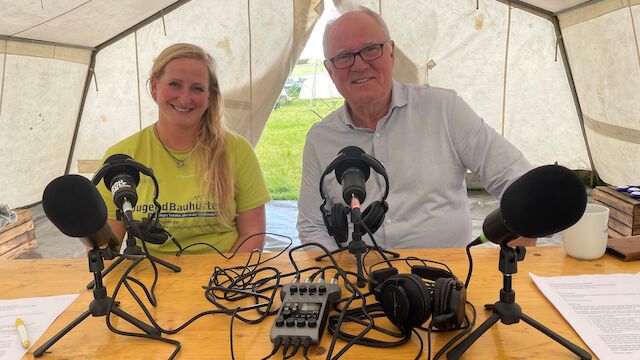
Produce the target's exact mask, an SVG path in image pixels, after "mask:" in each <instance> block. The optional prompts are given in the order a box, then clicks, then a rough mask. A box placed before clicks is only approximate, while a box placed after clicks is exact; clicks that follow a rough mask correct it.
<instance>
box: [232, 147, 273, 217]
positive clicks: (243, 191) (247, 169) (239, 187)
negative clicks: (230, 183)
mask: <svg viewBox="0 0 640 360" xmlns="http://www.w3.org/2000/svg"><path fill="white" fill-rule="evenodd" d="M236 136H237V139H236V140H235V142H236V144H235V146H234V156H235V173H234V179H235V187H236V189H235V200H236V212H237V213H241V212H244V211H247V210H251V209H255V208H257V207H258V206H260V205H264V204H265V203H267V202H269V200H271V196H270V195H269V191H268V190H267V185H266V183H265V181H264V176H263V175H262V169H261V168H260V163H259V162H258V157H257V156H256V154H255V152H254V151H253V148H252V147H251V145H250V144H249V143H248V142H247V141H246V140H245V139H244V138H243V137H241V136H239V135H236Z"/></svg>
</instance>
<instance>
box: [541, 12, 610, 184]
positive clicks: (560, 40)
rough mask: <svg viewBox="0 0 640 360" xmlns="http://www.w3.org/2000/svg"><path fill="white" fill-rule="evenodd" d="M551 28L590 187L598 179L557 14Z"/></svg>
mask: <svg viewBox="0 0 640 360" xmlns="http://www.w3.org/2000/svg"><path fill="white" fill-rule="evenodd" d="M551 22H552V23H553V28H554V29H555V31H556V39H557V40H558V49H559V50H560V56H561V57H562V63H563V65H564V70H565V74H566V75H567V81H568V82H569V88H570V89H571V96H572V97H573V104H574V105H575V107H576V113H577V115H578V120H579V121H580V129H581V130H582V138H583V140H584V145H585V147H586V149H587V156H588V157H589V165H590V166H591V184H590V185H591V187H593V186H594V185H595V184H594V183H595V180H596V179H599V178H600V177H599V176H598V173H597V171H596V168H595V166H593V158H592V156H591V149H590V147H589V141H588V140H587V133H586V131H585V127H584V118H583V116H582V107H581V106H580V99H578V92H577V91H576V84H575V82H574V80H573V73H572V72H571V64H569V58H568V57H567V48H566V47H565V46H564V40H563V38H562V29H560V21H559V20H558V17H557V16H554V17H553V19H552V20H551Z"/></svg>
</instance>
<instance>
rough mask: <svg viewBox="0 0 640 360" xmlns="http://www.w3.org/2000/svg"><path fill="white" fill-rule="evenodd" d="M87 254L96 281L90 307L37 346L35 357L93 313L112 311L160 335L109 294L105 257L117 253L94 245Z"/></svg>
mask: <svg viewBox="0 0 640 360" xmlns="http://www.w3.org/2000/svg"><path fill="white" fill-rule="evenodd" d="M87 256H88V258H89V271H91V272H92V273H93V277H94V282H95V288H94V289H93V301H91V303H90V304H89V309H88V310H86V311H85V312H83V313H82V314H80V316H78V317H77V318H76V319H75V320H73V321H71V322H70V323H69V324H68V325H67V326H65V327H64V329H62V330H60V332H58V333H57V334H56V335H54V336H53V337H52V338H51V339H49V340H47V342H45V343H44V344H43V345H42V346H40V347H39V348H37V349H36V350H35V351H34V352H33V356H34V357H41V356H42V355H43V354H44V353H45V351H47V349H49V348H50V347H51V346H53V344H55V343H56V342H57V341H58V340H60V339H61V338H62V337H64V336H65V335H66V334H67V333H68V332H69V331H71V330H73V328H74V327H76V326H77V325H78V324H80V323H81V322H82V321H84V320H85V319H86V318H87V317H89V315H92V316H93V317H98V316H106V315H107V313H108V312H111V313H113V314H115V315H117V316H119V317H120V318H122V319H123V320H125V321H127V322H129V323H131V324H132V325H133V326H135V327H137V328H138V329H140V330H142V331H144V332H145V333H147V334H149V335H153V336H160V331H159V330H158V329H156V328H155V327H153V326H151V325H148V324H146V323H144V322H142V321H141V320H138V319H137V318H135V317H133V316H132V315H131V314H129V313H127V312H125V311H124V310H122V309H120V308H119V307H117V305H118V302H117V301H113V299H112V298H111V297H109V296H107V288H106V287H105V286H104V285H103V283H102V274H101V271H102V270H103V269H104V260H103V258H104V259H108V260H110V259H113V258H114V256H117V254H114V253H113V252H112V251H111V250H110V249H108V248H107V249H104V250H103V249H100V248H95V247H94V248H93V249H91V250H90V251H89V252H88V254H87ZM114 305H116V306H114Z"/></svg>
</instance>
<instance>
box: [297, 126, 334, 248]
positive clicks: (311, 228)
mask: <svg viewBox="0 0 640 360" xmlns="http://www.w3.org/2000/svg"><path fill="white" fill-rule="evenodd" d="M323 171H324V169H322V168H321V165H320V160H319V159H318V154H317V153H316V151H315V149H314V146H313V144H312V135H311V134H309V135H308V136H307V141H306V143H305V145H304V153H303V155H302V178H301V180H300V196H299V197H298V223H297V228H298V235H299V237H300V241H301V242H302V243H303V244H306V243H310V242H317V243H320V244H322V245H324V246H325V247H327V248H328V249H329V250H334V249H337V245H336V242H335V240H334V239H333V238H332V237H331V236H330V235H329V233H328V232H327V228H326V227H325V225H324V221H323V219H322V213H321V212H320V204H322V197H321V196H320V192H319V184H320V177H321V176H322V173H323ZM325 194H326V193H325ZM325 208H326V209H330V208H331V202H330V201H329V202H328V203H327V205H325ZM309 249H313V248H311V247H309Z"/></svg>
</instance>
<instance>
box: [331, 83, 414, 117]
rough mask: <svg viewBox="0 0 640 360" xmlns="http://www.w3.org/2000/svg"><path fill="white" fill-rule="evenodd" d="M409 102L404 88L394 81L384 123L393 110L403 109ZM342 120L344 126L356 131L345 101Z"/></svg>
mask: <svg viewBox="0 0 640 360" xmlns="http://www.w3.org/2000/svg"><path fill="white" fill-rule="evenodd" d="M408 103H409V102H408V101H407V95H406V94H405V91H404V87H403V86H402V84H400V83H399V82H397V81H395V80H393V87H392V88H391V104H390V105H389V110H388V111H387V114H386V115H385V116H384V117H383V118H382V121H383V122H386V121H387V120H388V119H389V117H390V115H391V113H392V112H393V109H395V108H399V107H403V106H405V105H407V104H408ZM341 111H342V119H343V121H344V124H345V125H346V126H348V127H350V128H351V129H355V128H356V126H355V125H354V124H353V120H352V119H351V115H350V114H349V105H348V104H347V102H346V101H345V103H344V105H343V106H342V110H341Z"/></svg>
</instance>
